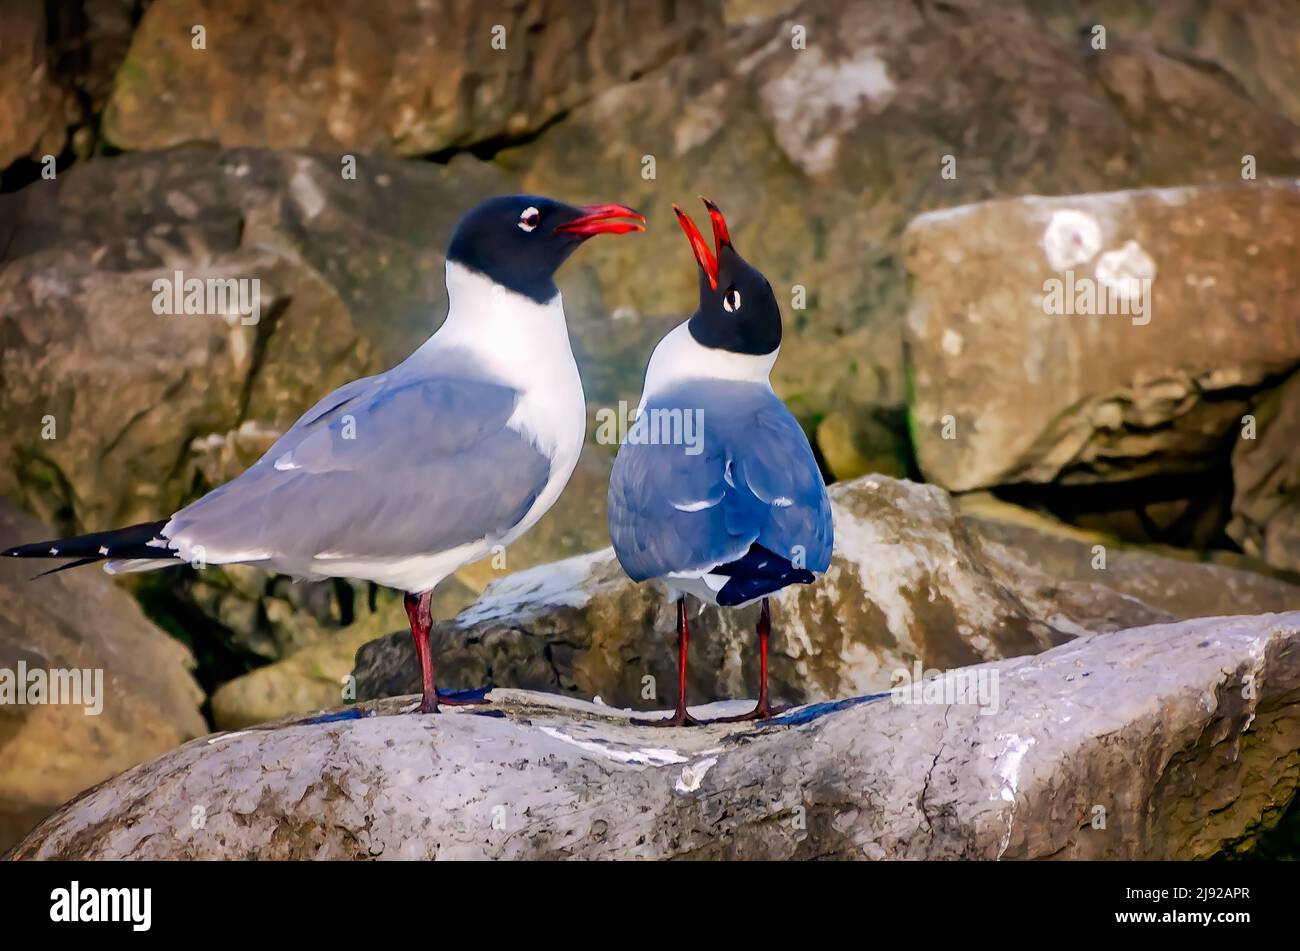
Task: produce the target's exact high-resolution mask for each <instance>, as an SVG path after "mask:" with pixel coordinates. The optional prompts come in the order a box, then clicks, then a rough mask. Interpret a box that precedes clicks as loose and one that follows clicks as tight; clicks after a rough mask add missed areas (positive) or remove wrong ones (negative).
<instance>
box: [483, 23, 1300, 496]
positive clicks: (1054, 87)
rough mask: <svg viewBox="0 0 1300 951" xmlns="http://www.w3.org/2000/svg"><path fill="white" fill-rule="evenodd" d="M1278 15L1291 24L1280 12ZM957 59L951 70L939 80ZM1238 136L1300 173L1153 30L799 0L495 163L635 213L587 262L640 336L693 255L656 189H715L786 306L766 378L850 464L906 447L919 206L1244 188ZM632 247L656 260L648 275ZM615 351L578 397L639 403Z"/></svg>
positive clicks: (629, 332) (1266, 168)
mask: <svg viewBox="0 0 1300 951" xmlns="http://www.w3.org/2000/svg"><path fill="white" fill-rule="evenodd" d="M749 6H751V5H750V4H742V6H741V13H740V19H741V20H742V21H743V20H744V12H745V8H747V7H749ZM758 6H759V7H760V9H758V11H757V12H758V13H762V14H767V13H773V12H778V11H777V10H774V9H773V6H774V5H767V4H763V5H758ZM1029 6H1031V7H1032V5H1029ZM1236 15H1237V16H1239V17H1241V18H1244V19H1247V20H1250V19H1252V18H1254V17H1255V14H1254V13H1253V12H1252V11H1250V10H1240V11H1238V12H1237V14H1236ZM1272 16H1274V15H1269V17H1268V18H1267V19H1271V18H1272ZM1276 16H1278V17H1289V18H1290V20H1291V22H1292V23H1300V19H1297V15H1296V12H1295V11H1291V12H1290V13H1279V14H1276ZM1259 18H1260V20H1261V21H1263V20H1264V19H1266V18H1265V17H1264V15H1262V14H1261V15H1260V17H1259ZM1294 33H1295V28H1292V29H1291V31H1290V33H1287V34H1285V35H1288V36H1289V35H1292V34H1294ZM954 64H960V69H959V72H960V76H961V80H960V82H949V81H936V77H952V76H953V75H954ZM1243 143H1249V146H1247V145H1244V144H1243ZM1247 148H1248V149H1249V151H1250V153H1251V154H1252V155H1253V156H1254V158H1255V160H1256V163H1257V170H1258V174H1259V175H1261V176H1264V175H1270V174H1272V175H1295V174H1297V173H1300V129H1297V128H1296V126H1295V125H1293V124H1291V123H1290V122H1288V121H1287V120H1286V119H1284V118H1282V117H1281V116H1280V115H1279V114H1278V113H1277V112H1276V111H1275V107H1274V103H1273V101H1272V100H1266V101H1257V100H1255V99H1254V98H1252V96H1251V95H1250V94H1249V93H1248V92H1247V91H1245V90H1244V89H1243V88H1242V86H1241V85H1240V84H1239V83H1238V82H1236V81H1235V80H1234V79H1233V77H1232V76H1230V75H1227V74H1223V73H1220V72H1216V71H1213V70H1204V69H1200V68H1198V67H1197V66H1196V65H1195V64H1194V63H1189V62H1187V61H1185V60H1184V59H1182V58H1179V57H1177V56H1172V55H1166V54H1164V53H1163V52H1161V50H1160V49H1158V48H1154V47H1152V46H1150V45H1144V44H1123V43H1121V42H1119V38H1118V37H1116V38H1115V41H1114V42H1113V43H1112V45H1111V48H1108V49H1107V50H1106V51H1105V52H1104V53H1100V54H1099V53H1094V52H1093V51H1092V50H1090V49H1089V48H1087V47H1086V45H1083V44H1080V43H1079V42H1078V41H1077V39H1076V38H1074V37H1070V38H1068V39H1066V38H1063V37H1061V36H1060V35H1058V33H1057V32H1056V28H1055V26H1054V25H1053V24H1050V23H1047V22H1044V21H1043V20H1040V19H1039V18H1038V17H1037V16H1036V15H1035V14H1034V13H1033V12H1032V10H1031V11H1029V12H1027V11H1025V10H1020V9H1017V8H1016V7H1015V6H1014V5H1009V4H1006V3H1003V2H994V0H961V2H954V3H943V4H916V3H913V2H909V0H881V2H876V3H870V4H863V3H857V4H849V3H844V2H842V0H810V2H805V3H802V4H799V5H797V8H796V9H794V10H791V11H790V12H788V13H785V14H784V15H777V16H774V17H768V18H759V19H756V20H754V21H752V22H747V23H742V24H741V25H740V26H738V27H737V28H736V29H734V30H733V31H732V32H731V33H730V34H729V35H728V39H727V40H726V41H725V42H718V43H714V44H711V45H709V46H707V47H705V48H702V49H699V50H696V51H694V52H692V53H690V54H687V55H682V56H679V57H677V58H676V59H675V60H673V61H672V62H671V63H669V64H668V65H667V66H665V67H664V68H662V69H658V70H655V71H654V72H652V73H649V74H647V75H646V76H644V77H641V78H640V79H637V80H635V81H632V82H629V83H626V84H623V85H620V86H616V87H614V88H612V89H610V90H608V91H606V92H604V93H602V94H600V95H599V96H597V97H596V98H595V99H593V100H592V101H591V102H590V103H588V104H586V105H584V106H581V107H579V108H578V109H575V110H574V111H573V112H571V113H570V114H569V115H568V116H566V117H565V119H564V120H563V121H561V122H559V123H557V124H556V125H555V126H553V127H552V128H549V129H547V130H546V132H545V134H543V135H541V136H539V137H538V138H537V139H535V140H534V141H531V142H528V143H525V144H523V145H521V146H519V147H515V148H507V149H504V150H502V151H501V152H499V153H498V154H497V155H496V156H495V158H496V161H497V162H498V163H500V164H501V165H502V166H503V167H505V168H507V169H509V170H511V171H512V172H514V173H516V174H517V175H518V176H519V177H520V179H521V181H522V182H523V183H524V186H525V187H526V188H527V189H528V190H530V191H540V192H542V193H553V194H567V193H573V192H574V191H592V190H594V191H595V192H597V193H610V194H616V195H618V196H619V197H620V199H622V200H626V201H627V202H629V203H630V204H632V205H633V206H635V207H637V208H639V209H640V210H641V211H643V212H645V213H646V215H647V216H648V218H649V223H650V224H649V229H648V231H647V233H646V234H645V235H643V236H641V237H640V238H639V239H638V241H637V242H635V243H633V242H622V243H617V244H613V243H611V245H610V247H609V257H608V258H607V259H606V260H605V261H602V264H603V265H605V266H603V267H602V268H601V269H600V271H599V273H597V274H596V275H595V278H596V280H597V282H598V284H599V287H600V288H601V290H602V291H603V292H604V294H605V296H606V299H607V300H609V301H614V300H617V301H618V303H619V304H620V305H622V304H625V305H626V306H627V311H626V313H625V317H624V319H623V320H621V321H620V322H619V330H620V334H621V339H630V338H632V337H634V336H635V337H637V339H643V340H646V341H653V340H654V339H655V338H657V337H658V336H659V335H661V334H662V333H663V332H664V331H665V330H666V329H667V328H668V327H669V326H671V325H672V324H673V323H674V322H675V321H677V320H680V319H681V316H683V315H685V314H688V313H690V311H691V310H692V309H693V308H694V306H695V303H696V300H697V288H696V269H695V267H694V266H693V265H692V262H691V258H690V254H689V251H688V250H687V246H686V243H685V242H684V241H683V239H682V236H681V234H680V232H679V230H678V228H677V227H676V224H675V222H674V220H673V216H672V213H671V210H670V208H669V203H670V202H671V201H676V202H678V203H679V204H680V203H683V202H686V201H688V200H692V199H691V196H694V195H696V194H698V193H703V194H705V195H708V196H709V197H711V198H713V199H715V200H716V201H718V202H719V204H720V205H721V207H722V208H723V210H724V211H725V212H726V214H727V217H728V221H729V223H730V224H731V232H732V234H733V236H735V239H736V246H737V247H738V248H739V249H740V251H741V252H742V253H743V254H744V255H745V256H746V257H747V259H748V260H750V261H751V262H753V263H754V264H755V265H756V266H757V267H759V268H760V269H761V270H762V271H763V272H764V274H765V275H766V276H767V278H768V279H769V281H770V282H771V284H772V287H773V289H774V290H775V292H776V295H777V299H778V301H779V302H780V304H781V306H782V309H783V311H784V315H785V336H784V340H783V344H782V354H781V357H780V359H779V360H778V362H777V365H776V369H775V373H774V377H773V380H774V384H775V386H776V388H777V390H778V392H779V393H780V394H781V396H782V397H783V398H784V399H785V400H786V401H787V403H788V404H789V405H790V407H791V409H792V410H794V412H795V413H796V415H797V416H798V417H799V418H800V420H801V421H803V422H804V424H805V426H806V428H807V429H808V430H809V431H810V432H811V431H814V430H815V431H817V433H818V438H819V440H820V438H821V437H822V435H823V431H822V430H821V428H820V427H819V425H818V424H819V423H820V422H821V420H822V419H823V418H824V417H828V416H834V415H836V414H838V416H839V417H840V420H837V421H836V422H834V423H832V424H828V425H827V428H826V430H825V431H824V435H825V437H826V438H827V439H828V441H829V442H831V443H832V445H831V447H830V448H831V451H832V453H833V455H834V459H833V460H831V458H830V457H829V456H828V461H830V462H831V468H832V470H833V471H834V472H835V474H836V475H837V476H840V477H851V476H854V475H857V474H860V473H861V471H862V470H863V468H864V467H880V468H881V469H882V470H883V471H886V472H893V473H896V474H902V473H906V472H907V471H909V470H908V469H907V468H905V467H904V468H895V465H894V463H893V460H894V459H895V458H896V457H897V456H898V455H899V454H900V446H905V441H904V440H903V439H900V433H901V431H902V430H903V427H902V426H900V425H899V424H898V421H899V420H901V419H903V418H904V416H903V412H902V410H903V407H904V406H905V404H906V394H907V386H908V381H907V376H906V373H905V372H904V361H903V318H904V315H905V313H906V310H907V305H908V302H909V298H910V291H909V287H908V277H907V272H906V269H905V268H904V266H903V252H904V242H903V241H902V239H901V236H902V234H903V231H904V228H905V227H906V225H907V223H908V221H909V220H910V219H911V218H912V217H913V216H915V215H916V214H917V213H918V212H923V211H927V210H932V209H943V208H950V207H954V206H958V205H963V204H967V203H970V202H975V201H981V200H984V199H988V198H991V197H996V196H1008V195H1021V194H1027V193H1029V194H1070V193H1078V192H1093V191H1104V190H1113V189H1122V188H1132V187H1138V186H1146V185H1155V186H1172V185H1182V184H1187V183H1195V182H1208V181H1220V182H1229V181H1234V180H1236V181H1240V176H1241V169H1242V164H1241V163H1242V152H1243V151H1244V150H1247ZM696 207H697V208H698V205H697V206H696ZM988 240H989V241H990V242H991V243H988V244H987V245H986V247H988V248H990V249H997V248H1000V247H1002V246H1003V245H1002V244H1001V243H1000V242H1001V241H1002V236H1001V235H993V236H990V237H989V239H988ZM1225 242H1226V239H1225ZM1247 243H1249V242H1247ZM1258 243H1259V244H1260V245H1261V246H1263V247H1265V248H1266V251H1265V252H1264V253H1265V254H1266V255H1270V254H1273V253H1276V254H1277V255H1278V256H1279V257H1280V256H1281V255H1283V254H1284V251H1283V249H1282V247H1281V245H1280V244H1277V243H1275V242H1274V241H1273V240H1272V239H1271V238H1270V239H1268V240H1259V242H1258ZM1267 249H1272V250H1267ZM1239 258H1240V255H1239V254H1233V255H1231V259H1233V260H1236V259H1239ZM647 260H653V261H656V262H661V263H662V266H661V267H660V268H658V269H657V271H656V273H655V279H654V280H646V279H645V269H644V268H645V262H646V261H647ZM994 263H996V262H994ZM986 264H988V262H986ZM583 266H585V265H584V263H583V262H579V267H580V268H581V267H583ZM989 266H994V265H991V264H990V265H989ZM1170 266H1171V267H1172V266H1173V265H1172V264H1171V265H1170ZM997 270H999V271H1000V270H1001V269H1000V268H997ZM1200 276H1203V273H1201V274H1198V277H1200ZM1164 277H1166V278H1172V282H1179V281H1182V280H1183V279H1184V275H1182V274H1180V273H1171V272H1170V271H1165V272H1164ZM579 337H580V338H581V339H583V340H584V341H586V340H590V341H592V345H593V346H601V345H603V344H601V342H600V341H598V340H596V338H595V337H594V336H588V334H587V332H586V330H585V329H583V330H581V331H580V333H579ZM1015 339H1016V340H1023V339H1024V338H1023V337H1017V338H1015ZM609 351H610V352H609V355H608V358H607V360H606V364H607V368H606V369H605V370H604V371H603V378H604V379H606V380H608V382H609V384H610V385H611V388H612V389H613V391H614V392H612V393H611V394H610V395H609V396H608V397H606V396H604V395H601V394H592V393H589V394H588V395H589V397H590V396H593V395H595V396H596V398H598V399H610V400H617V399H628V400H631V402H632V403H633V404H634V405H635V402H636V393H637V390H638V389H639V387H640V383H641V373H642V371H643V369H644V361H645V353H646V352H647V351H646V349H645V348H643V347H642V346H641V345H638V348H637V358H636V359H632V360H627V361H626V362H624V361H623V359H622V351H621V350H618V349H617V347H616V346H615V345H614V344H612V343H611V344H610V348H609ZM597 352H598V353H600V354H601V355H602V356H605V354H606V351H604V350H600V351H597ZM1011 376H1012V377H1013V378H1014V377H1015V376H1016V374H1011ZM882 410H883V411H885V412H884V420H885V421H887V422H889V423H890V426H889V427H886V428H883V429H882V427H881V426H880V422H881V421H882ZM845 422H847V424H848V425H845ZM904 454H905V453H904Z"/></svg>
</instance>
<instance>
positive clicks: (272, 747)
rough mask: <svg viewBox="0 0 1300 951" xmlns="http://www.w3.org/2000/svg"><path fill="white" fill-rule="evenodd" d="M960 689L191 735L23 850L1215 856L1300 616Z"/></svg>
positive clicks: (1255, 780) (1286, 752) (1172, 628)
mask: <svg viewBox="0 0 1300 951" xmlns="http://www.w3.org/2000/svg"><path fill="white" fill-rule="evenodd" d="M957 674H959V675H960V676H957V675H950V676H949V677H947V678H939V679H936V680H932V681H930V682H927V683H924V684H919V685H916V684H914V685H910V686H911V687H919V688H920V689H901V690H899V691H898V692H896V693H895V694H885V695H874V696H871V695H869V696H864V697H858V698H854V699H852V700H847V701H842V702H838V703H821V704H814V705H812V706H809V707H804V708H800V709H797V710H794V711H791V712H789V713H787V714H784V715H783V716H781V717H778V718H777V719H775V720H772V721H769V722H767V723H765V724H761V725H755V724H728V725H715V726H706V727H700V728H694V729H692V728H685V729H674V730H657V729H653V728H650V727H638V726H634V725H632V724H630V723H629V722H628V715H627V713H626V712H625V711H619V710H614V709H611V708H608V707H601V706H598V705H594V704H587V703H581V702H578V701H574V700H567V699H565V698H562V697H556V696H554V695H546V694H536V693H528V692H521V691H509V690H502V691H494V692H493V693H492V694H491V697H490V699H491V706H490V707H489V708H464V707H462V708H459V709H457V710H454V711H450V712H446V713H443V714H441V715H438V716H416V715H408V714H402V713H399V712H398V711H399V710H400V709H401V708H403V707H405V708H406V709H410V708H411V707H412V706H413V704H411V703H409V702H408V701H407V700H403V701H398V700H389V701H380V702H378V703H372V704H362V705H360V706H359V707H354V708H352V709H348V710H344V711H341V712H339V713H336V714H333V715H327V716H321V717H314V718H311V719H307V720H299V721H290V722H285V723H280V724H275V725H271V726H268V727H265V728H262V729H256V730H248V731H243V732H239V733H225V734H217V735H215V736H211V737H208V738H206V739H200V740H195V741H193V742H191V743H189V744H187V745H186V746H184V747H182V748H181V749H179V750H176V751H174V752H172V753H169V754H167V755H166V756H164V757H162V758H160V759H157V760H155V761H153V762H151V763H147V764H144V765H141V766H138V767H135V768H134V769H132V770H130V771H128V772H126V773H124V774H123V775H121V776H119V777H117V778H116V779H114V780H112V781H111V782H109V783H106V784H104V785H102V786H100V787H98V788H96V789H94V790H92V791H90V792H88V793H86V794H84V795H83V796H81V797H80V798H79V799H77V800H76V801H74V802H72V803H70V804H69V805H67V806H65V807H64V808H63V809H62V810H60V811H59V812H58V813H57V814H56V815H54V816H52V817H51V818H49V819H47V820H46V821H45V822H44V823H42V824H41V826H40V827H39V828H37V829H36V830H35V831H34V832H33V833H32V834H31V835H30V836H28V837H27V839H25V840H24V841H23V842H22V843H21V844H20V845H18V846H17V847H16V848H15V849H14V850H13V851H12V852H11V853H10V857H12V858H15V859H65V860H66V859H76V860H85V859H380V858H382V859H421V860H423V859H433V858H440V859H453V858H458V859H488V858H492V859H496V858H503V859H504V858H509V859H558V858H580V859H594V858H619V859H630V858H643V859H667V858H696V859H760V860H761V859H810V858H842V859H864V858H870V859H894V858H910V859H939V858H944V859H1041V858H1055V859H1161V860H1170V859H1204V858H1210V857H1215V856H1232V855H1235V854H1239V853H1241V852H1244V851H1247V850H1249V849H1250V847H1251V846H1252V845H1253V844H1254V843H1255V842H1256V840H1257V839H1258V838H1259V836H1260V835H1261V834H1262V833H1264V832H1265V831H1267V830H1268V829H1269V828H1270V827H1271V826H1273V825H1274V824H1276V823H1277V822H1278V820H1279V819H1280V817H1281V816H1282V814H1283V812H1284V810H1285V809H1286V807H1287V804H1288V803H1289V802H1290V801H1291V800H1292V798H1293V797H1294V795H1295V793H1296V787H1297V778H1298V777H1300V753H1298V752H1297V750H1300V701H1298V700H1297V698H1298V697H1300V614H1297V613H1290V614H1280V615H1264V616H1258V617H1231V618H1205V619H1198V620H1192V621H1180V622H1176V623H1171V624H1163V625H1156V626H1153V627H1145V628H1139V629H1135V630H1126V631H1120V632H1114V633H1110V634H1101V635H1095V636H1089V637H1083V638H1079V639H1077V640H1075V641H1073V642H1071V643H1069V644H1065V645H1062V646H1059V647H1056V648H1054V649H1052V650H1049V651H1047V652H1046V653H1044V654H1041V655H1038V656H1035V657H1020V658H1015V659H1010V660H1004V661H1000V662H997V663H993V664H985V665H980V666H978V667H973V668H966V669H964V670H962V671H960V672H957ZM409 699H410V698H408V700H409ZM740 706H742V704H719V705H714V707H713V709H712V710H699V711H698V712H699V713H701V714H703V715H709V714H716V713H729V712H731V711H732V710H734V709H735V708H737V707H740Z"/></svg>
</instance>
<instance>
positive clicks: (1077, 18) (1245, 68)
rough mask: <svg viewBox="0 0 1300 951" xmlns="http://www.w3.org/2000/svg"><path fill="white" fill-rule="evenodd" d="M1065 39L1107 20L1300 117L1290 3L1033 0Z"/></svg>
mask: <svg viewBox="0 0 1300 951" xmlns="http://www.w3.org/2000/svg"><path fill="white" fill-rule="evenodd" d="M1025 6H1026V7H1027V8H1029V9H1031V10H1033V11H1034V12H1036V13H1037V14H1038V15H1039V16H1040V17H1042V18H1043V19H1044V20H1045V21H1046V22H1047V23H1049V24H1050V25H1051V26H1052V27H1054V28H1055V29H1057V30H1058V31H1059V32H1060V34H1061V36H1062V38H1063V39H1072V40H1080V41H1082V40H1081V38H1083V37H1086V38H1087V39H1089V40H1090V39H1091V29H1092V27H1093V26H1094V25H1096V24H1102V25H1104V26H1105V27H1106V33H1107V48H1113V47H1114V46H1115V44H1116V43H1117V42H1119V43H1121V44H1123V43H1130V44H1131V43H1144V44H1148V45H1152V46H1155V47H1156V48H1158V49H1159V50H1160V51H1161V53H1162V54H1163V55H1166V56H1169V57H1172V58H1175V59H1178V60H1181V61H1182V62H1185V63H1187V65H1189V66H1192V67H1193V68H1195V69H1198V70H1201V71H1202V72H1208V73H1219V74H1221V75H1222V76H1224V77H1225V78H1228V79H1230V80H1232V81H1233V82H1235V83H1236V84H1237V85H1238V86H1239V88H1241V89H1242V90H1243V91H1244V92H1246V93H1247V94H1248V95H1249V96H1250V98H1251V99H1252V100H1254V101H1255V102H1257V103H1260V104H1261V105H1264V106H1267V107H1269V108H1271V109H1273V110H1274V111H1276V112H1277V113H1278V114H1280V115H1283V116H1286V117H1287V118H1288V119H1290V120H1291V122H1293V123H1296V124H1300V65H1297V61H1296V55H1295V48H1294V44H1293V42H1292V40H1293V39H1294V37H1295V33H1296V28H1297V19H1296V18H1297V10H1296V8H1295V7H1294V6H1291V5H1289V4H1285V3H1268V4H1255V3H1232V2H1228V3H1210V4H1206V3H1203V2H1201V0H1084V2H1080V0H1028V2H1027V3H1026V4H1025Z"/></svg>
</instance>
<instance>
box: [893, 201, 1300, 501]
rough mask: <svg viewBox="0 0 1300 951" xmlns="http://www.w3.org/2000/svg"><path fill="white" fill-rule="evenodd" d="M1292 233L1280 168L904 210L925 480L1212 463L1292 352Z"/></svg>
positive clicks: (1104, 474)
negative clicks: (1224, 178)
mask: <svg viewBox="0 0 1300 951" xmlns="http://www.w3.org/2000/svg"><path fill="white" fill-rule="evenodd" d="M1297 229H1300V186H1297V184H1296V182H1294V181H1280V180H1279V181H1259V182H1245V183H1240V184H1236V185H1222V186H1201V187H1187V188H1174V189H1164V190H1138V191H1126V192H1116V193H1111V194H1094V195H1074V196H1070V197H1063V198H1040V197H1027V198H1017V199H1008V200H999V201H991V202H985V203H981V204H977V205H971V206H967V207H965V208H961V209H956V210H950V211H947V212H943V213H936V214H929V215H922V216H920V217H919V218H917V219H916V221H915V222H913V224H912V225H911V227H910V228H909V229H908V236H907V240H908V268H909V270H910V271H911V272H912V275H913V280H914V289H915V294H914V297H913V301H912V305H911V310H910V312H909V314H908V318H907V334H908V345H909V347H908V352H909V354H910V376H911V379H912V385H913V393H914V398H913V400H912V402H911V414H912V424H911V428H912V436H913V441H914V443H915V445H916V450H917V456H918V459H919V463H920V466H921V469H922V471H923V472H924V473H925V475H926V478H927V479H930V480H932V481H935V482H938V483H940V484H941V485H944V486H946V487H948V488H950V489H954V490H963V489H972V488H979V487H985V486H995V485H1001V484H1007V483H1018V482H1034V483H1046V482H1058V483H1065V484H1080V483H1090V482H1091V483H1097V482H1108V481H1125V480H1133V479H1137V478H1142V477H1148V476H1155V475H1169V474H1189V475H1197V474H1203V473H1206V472H1208V471H1210V470H1212V469H1213V468H1214V467H1215V465H1216V462H1217V461H1219V460H1222V457H1223V455H1224V449H1225V446H1227V445H1230V444H1231V442H1232V440H1233V439H1234V438H1235V437H1236V435H1237V434H1238V433H1239V432H1240V431H1241V428H1242V425H1243V420H1242V417H1243V416H1244V415H1245V414H1246V413H1247V411H1248V410H1249V407H1250V400H1251V396H1252V394H1253V393H1255V392H1257V391H1259V390H1261V389H1265V388H1267V387H1269V386H1270V385H1272V384H1273V382H1274V381H1275V379H1276V378H1277V377H1278V375H1280V374H1282V373H1284V372H1286V371H1288V370H1290V369H1291V368H1292V367H1293V366H1294V365H1295V364H1296V362H1297V361H1300V304H1297V301H1298V300H1300V281H1298V279H1297V278H1296V276H1295V272H1294V268H1293V266H1292V263H1293V260H1294V258H1295V255H1296V239H1295V232H1296V231H1297ZM990 248H996V249H997V255H996V260H991V259H990V253H989V249H990ZM1145 280H1149V281H1150V283H1149V284H1144V283H1143V281H1145ZM1092 292H1098V293H1099V294H1100V297H1098V298H1097V299H1096V301H1095V302H1094V303H1093V304H1089V303H1088V296H1089V295H1090V294H1091V293H1092ZM1067 302H1068V304H1072V305H1074V307H1075V311H1074V312H1071V311H1069V310H1066V311H1065V312H1064V313H1062V312H1061V306H1066V304H1067ZM1058 305H1060V306H1058ZM1089 308H1093V309H1094V310H1090V309H1089ZM1094 311H1095V312H1094Z"/></svg>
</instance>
